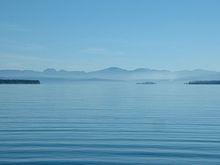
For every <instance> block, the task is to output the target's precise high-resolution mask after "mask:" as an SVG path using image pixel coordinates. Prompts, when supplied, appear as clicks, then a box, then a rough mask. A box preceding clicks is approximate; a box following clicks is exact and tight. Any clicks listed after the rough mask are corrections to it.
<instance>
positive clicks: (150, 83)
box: [136, 82, 156, 85]
mask: <svg viewBox="0 0 220 165" xmlns="http://www.w3.org/2000/svg"><path fill="white" fill-rule="evenodd" d="M136 84H141V85H153V84H156V83H155V82H138V83H136Z"/></svg>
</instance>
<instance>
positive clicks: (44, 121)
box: [0, 82, 220, 165]
mask: <svg viewBox="0 0 220 165" xmlns="http://www.w3.org/2000/svg"><path fill="white" fill-rule="evenodd" d="M0 164H5V165H7V164H16V165H20V164H22V165H26V164H34V165H41V164H42V165H47V164H51V165H52V164H62V165H63V164H64V165H65V164H76V165H87V164H88V165H113V164H114V165H122V164H123V165H131V164H132V165H139V164H140V165H141V164H158V165H159V164H165V165H174V164H175V165H176V164H199V165H200V164H204V165H206V164H207V165H212V164H213V165H217V164H220V86H214V85H213V86H205V85H204V86H189V85H182V84H179V85H174V84H170V85H168V84H164V85H159V84H157V85H136V84H135V83H107V82H106V83H101V82H99V83H95V82H92V83H85V82H84V83H73V84H41V85H1V86H0Z"/></svg>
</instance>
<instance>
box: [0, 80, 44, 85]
mask: <svg viewBox="0 0 220 165" xmlns="http://www.w3.org/2000/svg"><path fill="white" fill-rule="evenodd" d="M0 84H40V81H39V80H17V79H0Z"/></svg>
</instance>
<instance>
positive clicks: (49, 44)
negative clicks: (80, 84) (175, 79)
mask: <svg viewBox="0 0 220 165" xmlns="http://www.w3.org/2000/svg"><path fill="white" fill-rule="evenodd" d="M110 66H117V67H122V68H126V69H133V68H138V67H145V68H154V69H169V70H181V69H196V68H203V69H209V70H218V71H220V1H219V0H206V1H205V0H75V1H74V0H59V1H58V0H0V69H34V70H43V69H45V68H48V67H49V68H51V67H52V68H56V69H66V70H86V71H90V70H96V69H101V68H105V67H110Z"/></svg>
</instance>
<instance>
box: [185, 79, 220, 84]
mask: <svg viewBox="0 0 220 165" xmlns="http://www.w3.org/2000/svg"><path fill="white" fill-rule="evenodd" d="M185 84H189V85H220V80H210V81H190V82H188V83H185Z"/></svg>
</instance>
